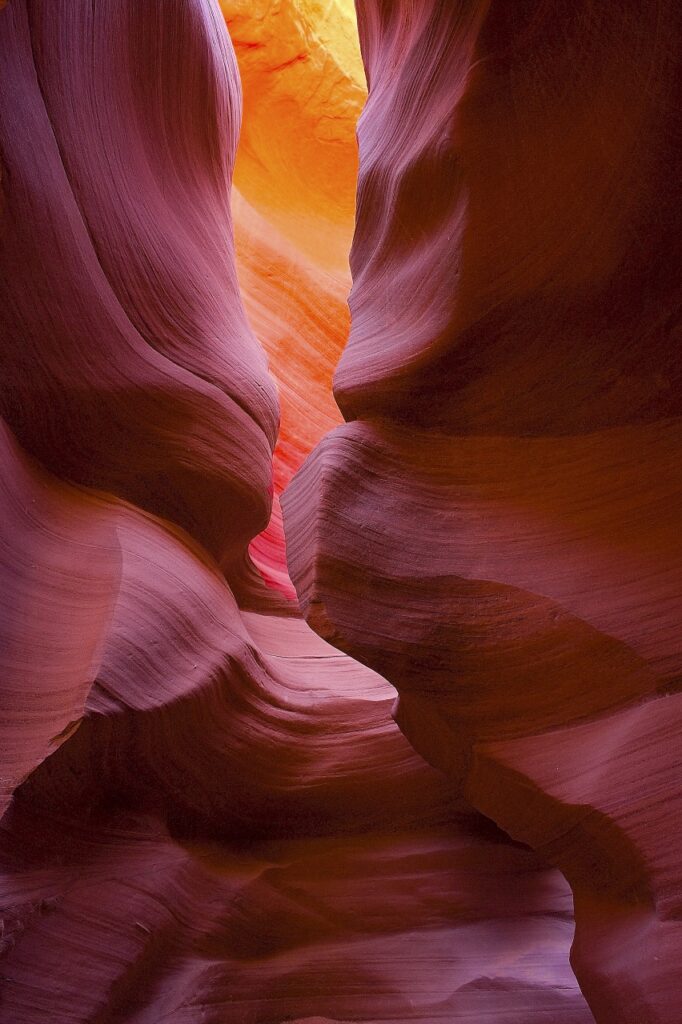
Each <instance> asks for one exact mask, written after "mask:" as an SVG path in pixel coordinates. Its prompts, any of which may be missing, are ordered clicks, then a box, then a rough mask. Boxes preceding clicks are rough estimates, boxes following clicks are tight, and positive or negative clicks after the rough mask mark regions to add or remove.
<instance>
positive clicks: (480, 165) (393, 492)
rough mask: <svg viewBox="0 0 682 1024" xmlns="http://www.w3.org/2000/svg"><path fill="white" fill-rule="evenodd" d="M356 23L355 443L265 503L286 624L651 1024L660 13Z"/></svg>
mask: <svg viewBox="0 0 682 1024" xmlns="http://www.w3.org/2000/svg"><path fill="white" fill-rule="evenodd" d="M358 16H359V28H360V39H361V45H362V52H363V59H364V62H365V66H366V69H367V77H368V82H369V98H368V101H367V105H366V107H365V109H364V112H363V114H362V117H361V120H360V124H359V129H358V135H359V143H360V172H359V187H358V209H357V226H356V233H355V238H354V243H353V250H352V254H351V268H352V272H353V290H352V293H351V300H350V305H351V312H352V331H351V335H350V340H349V343H348V345H347V347H346V349H345V351H344V354H343V357H342V359H341V362H340V364H339V367H338V370H337V373H336V379H335V395H336V397H337V400H338V402H339V405H340V407H341V409H342V411H343V413H344V416H345V418H346V420H347V421H348V422H347V425H345V426H342V427H340V428H337V429H335V430H334V431H333V432H331V433H330V434H329V435H328V436H327V437H326V438H325V439H324V440H323V441H322V442H321V443H320V445H319V446H318V447H317V449H316V450H315V452H314V453H313V455H312V456H311V457H310V459H309V460H308V461H307V463H306V464H305V466H304V468H303V469H302V471H301V472H300V473H299V475H298V476H297V477H296V479H295V481H294V483H293V484H292V486H291V488H290V490H289V491H288V492H287V494H286V496H285V513H286V524H287V536H288V541H289V547H288V550H289V566H290V570H291V572H292V577H293V579H294V582H295V584H296V587H297V590H298V593H299V597H300V599H301V606H302V609H303V611H304V613H305V615H306V617H307V620H308V622H309V623H310V624H311V625H312V626H313V627H314V628H315V629H316V630H317V631H318V632H319V633H320V634H321V635H322V636H324V637H326V638H327V639H328V640H330V641H331V642H332V643H334V644H335V645H336V646H338V647H340V648H341V649H343V650H344V651H346V652H348V653H349V654H351V655H352V656H353V657H356V658H358V659H359V660H361V661H363V662H364V663H365V664H367V665H369V666H371V667H372V668H374V669H375V670H376V671H378V672H380V673H382V674H383V675H385V676H386V678H387V679H388V680H390V682H392V683H393V685H394V686H395V687H396V688H397V690H398V692H399V701H398V704H397V708H396V719H397V721H398V723H399V724H400V727H401V729H402V730H403V732H404V733H405V735H406V736H407V737H408V738H409V739H410V741H411V742H412V743H413V744H414V746H415V748H416V749H417V750H418V751H420V752H421V753H422V754H423V756H424V757H425V758H426V759H427V760H428V761H430V763H432V764H434V765H436V766H438V767H439V768H440V769H441V770H443V771H444V772H445V773H446V774H447V775H448V777H450V778H451V779H452V781H453V784H454V785H455V787H456V788H457V790H458V791H459V792H461V793H463V794H464V795H465V796H466V797H467V799H468V800H469V801H470V802H471V803H472V804H473V805H474V806H475V807H477V808H478V809H480V810H481V811H483V812H484V813H485V814H486V815H488V816H490V817H491V818H492V819H493V820H494V821H496V822H497V823H498V824H499V825H500V826H501V827H502V828H504V829H505V830H506V831H507V832H508V833H509V834H510V835H511V836H513V837H514V838H515V839H518V840H521V841H523V842H525V843H528V844H529V845H530V846H532V847H533V848H535V849H536V850H538V851H539V852H540V853H541V855H542V856H543V857H544V858H545V859H546V861H547V862H548V863H552V864H555V865H557V866H558V867H559V868H560V869H561V870H562V871H563V873H564V874H565V876H566V878H567V879H568V880H569V882H570V884H571V886H572V889H573V892H574V896H575V901H576V940H575V945H574V947H573V952H572V963H573V966H574V968H575V971H576V975H577V977H578V980H579V982H580V984H581V988H582V990H583V992H584V993H585V995H586V997H587V1001H588V1003H589V1005H590V1007H591V1009H592V1012H593V1014H594V1016H595V1019H596V1020H597V1021H599V1022H604V1024H610V1022H612V1021H615V1020H617V1021H618V1022H619V1024H673V1022H676V1021H677V1020H678V1019H679V1006H680V999H679V982H678V980H677V966H676V958H675V953H674V950H675V949H676V948H679V942H680V931H679V925H678V918H679V897H680V891H681V878H680V869H679V849H680V846H679V835H680V823H681V819H680V813H681V804H680V795H679V794H680V787H679V780H678V779H677V772H678V769H677V765H678V761H679V749H680V748H679V740H678V738H677V737H678V732H679V713H680V708H681V707H682V705H680V703H679V701H680V697H679V694H678V692H677V691H678V689H679V680H680V670H681V668H682V648H681V646H680V630H679V622H680V616H681V614H682V600H681V594H682V546H681V545H680V543H679V532H680V512H679V508H680V494H681V491H682V475H681V473H680V468H679V454H680V450H681V441H682V435H681V433H680V429H681V428H680V420H679V414H680V411H681V410H680V401H681V399H682V381H681V379H680V373H681V371H682V363H681V362H680V358H679V327H678V319H677V311H678V309H679V275H678V272H677V268H678V267H679V264H680V256H681V255H682V253H681V252H680V238H681V237H682V235H681V233H680V221H679V191H678V183H679V180H680V169H681V168H680V149H679V128H680V125H679V99H680V88H679V85H680V80H679V64H678V63H677V61H676V57H675V53H676V48H677V47H678V46H679V41H680V38H681V37H680V20H679V10H678V8H677V5H675V4H673V3H663V4H660V5H657V6H656V8H647V9H646V10H645V9H644V8H643V7H642V6H641V5H639V4H636V3H634V2H633V3H631V2H624V3H619V4H616V5H602V6H599V5H594V4H592V3H591V2H588V0H585V2H581V3H578V4H573V5H561V4H553V3H546V4H541V5H537V4H530V3H528V4H527V3H519V4H514V5H504V4H498V3H491V4H478V3H471V4H469V3H461V4H441V3H437V2H436V0H420V2H418V3H415V4H410V5H407V4H405V5H401V4H388V3H381V2H379V0H361V2H359V3H358ZM312 510H314V512H313V511H312Z"/></svg>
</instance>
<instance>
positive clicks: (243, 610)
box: [0, 0, 591, 1024]
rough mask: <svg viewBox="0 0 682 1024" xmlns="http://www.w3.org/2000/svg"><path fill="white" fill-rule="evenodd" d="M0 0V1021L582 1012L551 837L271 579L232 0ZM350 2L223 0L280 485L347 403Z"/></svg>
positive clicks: (356, 81) (566, 1021)
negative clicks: (336, 399)
mask: <svg viewBox="0 0 682 1024" xmlns="http://www.w3.org/2000/svg"><path fill="white" fill-rule="evenodd" d="M0 6H2V8H3V9H2V10H1V11H0V86H1V88H0V145H1V147H2V149H1V152H2V176H1V179H0V182H1V188H2V204H1V211H2V213H1V216H2V221H1V225H2V226H1V234H0V238H1V245H0V252H1V255H0V259H1V260H2V276H1V278H0V289H1V292H2V299H1V304H0V311H1V313H0V315H1V317H2V327H3V345H2V353H1V358H2V364H1V367H0V402H1V406H2V413H3V416H4V419H5V421H6V424H5V426H3V429H2V435H1V437H0V442H1V445H0V503H1V505H2V516H1V517H0V530H1V538H2V539H1V543H0V567H1V570H2V588H1V590H0V611H1V613H2V620H1V624H0V639H1V641H2V648H1V651H0V657H1V658H2V673H1V675H0V700H1V701H2V711H3V713H2V721H1V723H0V741H1V742H0V759H1V767H2V784H1V796H2V810H3V812H4V813H3V816H2V820H1V823H0V868H1V871H0V910H1V913H0V918H1V924H0V947H1V950H2V959H1V961H0V1021H2V1024H44V1022H45V1021H47V1020H49V1021H50V1022H54V1024H75V1022H78V1024H81V1022H82V1024H86V1022H88V1024H95V1022H96V1024H115V1022H120V1024H122V1022H126V1024H128V1022H130V1024H142V1022H147V1024H158V1022H160V1021H169V1022H170V1021H174V1022H177V1024H180V1022H183V1024H188V1022H196V1024H200V1022H201V1024H241V1022H243V1021H245V1020H249V1021H252V1022H260V1024H279V1022H281V1021H284V1020H298V1021H300V1022H304V1021H307V1022H309V1024H310V1022H312V1021H318V1022H319V1021H341V1020H344V1021H347V1020H353V1021H366V1022H367V1024H369V1022H370V1021H371V1022H374V1021H391V1022H394V1024H397V1022H399V1021H422V1022H425V1021H436V1020H443V1021H462V1022H465V1021H469V1022H471V1024H474V1022H476V1024H479V1022H480V1021H481V1020H482V1019H485V1018H488V1019H490V1020H494V1021H495V1022H496V1024H533V1022H535V1021H537V1022H538V1024H540V1022H546V1021H552V1024H589V1022H590V1020H591V1014H590V1012H589V1010H588V1008H587V1006H586V1004H585V1001H584V999H583V997H582V995H581V993H580V991H579V989H578V986H577V983H576V980H575V977H574V975H573V973H572V971H571V969H570V967H569V963H568V949H569V945H570V942H571V937H572V934H573V920H572V898H571V893H570V890H569V888H568V886H567V884H566V882H565V880H564V879H563V878H562V876H561V874H560V873H559V872H558V871H557V870H556V869H555V868H553V867H551V866H548V865H547V863H546V862H545V860H544V858H543V857H542V856H538V855H537V854H535V853H533V852H532V851H530V850H529V849H528V848H527V847H526V846H523V845H521V844H517V843H514V842H512V841H510V840H509V838H508V837H507V836H506V835H504V834H503V833H502V832H500V831H499V830H497V829H496V828H495V827H494V826H493V825H492V824H491V823H490V821H489V820H487V819H486V818H485V817H483V816H482V815H481V814H479V813H477V812H476V811H473V810H472V809H471V807H470V806H469V805H467V804H466V803H465V802H464V801H463V800H462V799H461V798H460V796H459V794H458V793H457V792H456V787H454V786H453V784H452V781H451V779H449V778H448V777H447V775H446V774H444V773H443V772H441V771H439V770H438V769H436V768H434V767H432V766H431V765H429V764H428V763H427V762H426V761H425V760H424V759H423V758H422V757H421V756H420V755H419V754H418V753H417V752H416V751H415V749H414V748H413V746H411V744H410V743H409V742H408V741H407V740H406V739H405V737H404V736H403V734H402V732H401V731H400V729H399V728H398V726H397V725H396V723H395V722H394V721H393V719H392V717H391V708H392V707H393V704H394V700H395V691H394V689H393V687H392V686H391V685H390V684H389V683H387V682H386V680H385V679H384V678H383V677H382V676H380V675H378V674H376V673H375V672H374V671H373V670H372V669H370V668H368V667H366V666H365V665H363V664H362V663H361V662H359V661H356V660H353V659H352V658H350V657H348V656H347V655H346V654H343V653H341V652H340V651H338V650H337V649H335V648H333V647H331V646H329V645H328V644H327V643H326V642H324V641H323V640H322V639H320V638H319V637H317V636H316V635H315V634H314V633H313V632H312V631H311V630H310V629H309V628H308V626H306V624H305V623H304V622H303V621H302V620H301V619H300V617H299V616H298V614H297V609H296V606H295V604H293V603H292V602H291V601H289V602H287V600H286V598H285V596H283V595H282V591H284V592H285V595H286V593H290V585H289V582H288V579H287V577H286V573H285V567H284V561H283V549H282V544H281V527H280V528H279V530H280V532H279V533H278V522H277V519H275V523H274V527H272V528H271V529H270V531H269V532H268V533H267V534H266V535H265V537H263V536H262V534H261V531H262V530H263V527H264V526H265V525H266V523H267V522H268V516H269V514H270V506H271V501H272V497H273V470H272V453H273V446H274V444H275V440H276V434H277V421H278V402H277V396H276V389H275V387H274V385H273V382H272V379H271V377H270V376H269V374H268V372H267V365H266V358H265V354H264V352H263V350H262V348H261V346H260V345H259V343H258V341H257V340H256V336H255V335H254V333H253V330H252V327H251V326H250V324H249V322H248V321H247V317H246V314H245V311H244V308H243V306H242V300H241V298H240V292H239V288H238V284H237V269H236V263H235V245H234V242H233V235H232V223H231V212H230V191H231V175H232V168H233V164H234V158H235V147H236V142H237V135H238V131H239V113H240V92H239V77H238V73H237V66H236V63H235V57H234V52H233V49H232V46H231V44H230V41H229V38H228V36H227V33H226V30H225V25H224V21H223V18H222V15H221V12H220V10H219V8H218V6H217V5H216V4H215V3H212V2H209V0H168V2H165V0H164V2H163V3H151V2H150V3H140V2H139V0H101V2H100V0H98V2H97V3H95V4H91V3H85V2H83V3H81V2H80V0H77V2H72V0H50V2H49V3H48V2H47V0H10V2H9V3H8V4H6V5H0ZM341 6H342V7H343V8H344V9H343V10H341V9H340V8H339V10H338V11H337V14H338V15H339V17H341V15H342V18H341V28H340V29H339V32H338V33H337V32H336V30H335V29H334V30H332V28H331V27H330V26H331V25H332V24H333V23H334V9H333V8H334V5H327V7H326V8H325V9H324V10H323V9H322V7H321V5H318V4H315V3H307V2H306V3H303V2H301V3H300V4H299V5H298V6H296V5H294V4H293V3H291V4H261V5H260V6H259V7H258V5H244V4H240V3H236V2H235V3H234V4H232V5H228V4H227V3H225V4H223V8H224V10H225V14H226V16H227V19H228V21H229V23H230V27H231V29H232V31H233V32H234V36H235V40H236V43H237V48H238V50H240V49H241V51H243V52H242V53H241V56H240V59H241V61H242V70H243V71H245V70H249V75H250V77H248V76H247V75H246V74H244V78H245V82H246V83H247V85H248V88H249V97H250V99H249V100H248V101H247V104H246V113H247V116H249V109H250V105H253V104H254V103H255V107H256V109H255V110H254V112H253V113H252V116H251V117H250V121H249V128H248V133H247V148H246V150H245V152H244V157H243V174H242V177H241V179H240V172H239V169H238V172H237V178H238V181H239V182H240V185H241V187H242V191H243V195H242V197H241V198H239V199H238V200H237V201H236V203H235V210H236V221H237V237H238V241H237V249H238V258H239V263H240V267H239V270H240V273H241V276H242V286H243V288H244V305H245V307H246V310H247V311H248V314H249V317H250V320H251V324H252V325H253V326H254V327H255V328H256V332H257V334H258V337H259V340H260V341H262V342H263V345H264V347H265V348H266V349H267V351H268V353H269V354H270V355H271V357H273V360H274V359H275V358H276V366H275V369H276V371H277V377H278V380H279V382H280V391H281V393H282V407H283V412H284V420H285V430H284V432H283V435H282V439H281V442H280V447H279V449H278V451H277V453H276V460H275V473H274V478H275V479H274V483H275V488H276V490H275V497H276V494H277V491H278V490H279V489H281V487H283V486H284V484H285V483H286V482H287V480H288V478H289V476H290V475H291V473H292V472H293V470H294V469H295V468H297V466H298V464H299V463H300V461H301V459H302V458H303V456H304V454H305V453H306V452H307V450H309V449H310V447H312V445H313V443H315V441H316V440H317V439H318V438H319V436H321V434H322V433H323V432H324V431H325V430H327V429H328V428H329V427H330V426H333V425H334V423H336V422H338V414H337V412H336V411H335V409H334V407H333V404H332V402H331V399H330V397H329V396H328V395H327V394H325V390H324V388H325V380H326V378H327V377H328V376H329V374H330V372H331V367H332V365H333V363H334V362H335V359H336V356H337V354H338V353H339V352H340V350H341V347H342V344H343V340H344V326H345V323H346V320H345V314H344V313H343V310H342V301H343V288H344V280H345V278H344V274H345V270H344V267H343V265H342V260H341V258H340V253H341V252H342V242H341V240H342V239H343V238H344V237H347V235H348V233H349V231H350V228H351V226H352V225H351V224H350V216H349V215H350V212H351V209H352V195H350V198H349V183H352V181H353V175H354V166H355V153H354V149H353V147H352V138H351V137H350V134H351V133H352V126H353V111H354V110H356V109H357V107H359V105H360V103H361V101H362V97H363V89H364V86H363V84H362V81H361V80H360V78H359V77H358V65H357V60H356V58H354V57H353V55H352V52H350V51H349V50H348V38H349V37H348V19H349V15H348V10H347V5H341ZM256 7H258V11H256ZM255 14H258V18H259V19H260V21H261V22H262V24H261V25H260V26H254V25H253V24H252V19H253V18H254V16H255ZM257 20H258V19H257ZM311 25H315V26H317V31H316V32H315V33H312V34H311V31H310V27H311ZM287 26H288V27H287ZM252 29H253V34H252V31H251V30H252ZM259 33H260V35H259ZM287 33H289V35H287ZM344 40H345V42H344ZM250 43H253V44H254V45H253V46H251V47H250ZM303 43H305V44H306V45H307V46H308V49H307V50H306V49H302V45H303ZM256 44H258V45H256ZM249 50H251V55H252V56H251V57H250V58H249V56H248V54H249ZM259 62H262V63H259ZM330 64H331V65H332V66H333V68H334V69H336V70H335V71H334V74H333V75H332V77H331V79H330V80H327V79H326V77H325V76H326V74H327V68H328V66H329V65H330ZM289 66H290V67H291V68H292V72H291V75H287V68H288V67H289ZM353 68H355V71H353V70H352V69H353ZM273 73H274V74H275V78H274V79H273V78H272V74H273ZM292 75H293V78H292ZM306 75H307V77H306ZM301 76H302V77H301ZM273 82H274V83H275V85H274V86H273ZM316 83H317V91H316ZM259 90H260V91H259ZM325 90H326V92H325ZM330 90H332V91H333V95H334V96H335V97H336V96H337V95H340V100H339V103H340V108H339V110H337V111H333V113H334V116H333V117H332V118H331V121H330V122H329V123H328V121H327V117H326V116H327V114H328V113H329V105H330V103H331V102H332V100H330ZM273 96H274V98H273ZM254 97H258V100H257V102H256V100H255V99H254ZM268 97H269V98H268ZM297 97H299V99H300V100H301V101H300V102H298V103H297ZM282 98H283V99H282ZM301 98H302V99H301ZM333 102H336V100H334V101H333ZM271 103H272V112H270V113H269V112H268V111H269V110H270V106H269V104H271ZM282 109H284V110H288V111H289V113H290V115H291V121H290V123H288V124H286V123H284V122H283V123H280V121H279V120H278V119H279V118H281V114H282ZM323 114H324V117H323ZM337 114H338V115H339V116H338V117H337V116H336V115H337ZM259 117H262V120H261V121H260V122H259V120H258V119H259ZM285 129H286V130H285ZM296 132H297V133H298V134H300V136H301V139H300V140H299V139H298V136H297V135H296V134H295V133H296ZM268 137H272V138H273V139H274V138H276V139H277V140H278V141H277V145H276V146H275V147H274V149H275V152H274V153H273V154H272V159H273V163H272V164H271V165H270V166H271V168H272V169H271V170H267V171H265V172H263V173H258V174H256V172H255V171H254V169H253V168H254V166H255V165H256V164H257V163H258V162H259V161H260V162H261V164H264V166H265V167H267V166H268V164H269V161H270V156H271V154H270V153H269V152H268V147H267V145H265V147H264V146H263V139H265V140H266V142H267V139H268ZM299 141H301V146H300V147H299V146H298V142H299ZM296 153H300V154H301V158H300V160H298V159H297V158H294V154H296ZM309 154H312V156H310V155H309ZM316 155H317V157H319V159H320V164H319V167H317V168H316V173H315V174H314V175H313V176H312V178H309V176H308V168H309V167H310V164H311V163H313V164H314V161H315V159H316ZM278 163H281V167H279V169H278ZM288 167H293V168H295V169H296V173H295V174H294V173H293V172H292V181H290V182H289V187H288V189H287V188H283V189H281V188H280V186H281V184H282V181H283V179H284V177H285V176H286V175H285V172H284V171H283V170H282V168H288ZM332 169H334V172H335V174H336V177H335V176H334V175H332V173H331V172H332ZM336 172H338V174H337V173H336ZM272 181H275V182H279V185H277V187H274V186H273V187H272V188H271V182H272ZM311 182H312V183H311ZM309 185H310V196H311V198H310V202H309V205H307V201H305V202H304V198H303V197H304V195H305V193H306V189H307V188H308V187H309ZM294 200H295V202H294ZM303 213H305V214H306V217H305V218H304V217H303ZM306 218H307V219H306ZM302 220H304V221H305V223H304V225H303V228H302V229H300V231H299V224H300V222H301V221H302ZM275 229H276V230H275ZM326 233H328V234H329V237H330V238H331V240H332V241H331V244H330V247H329V248H328V249H325V248H324V246H323V245H322V240H323V239H324V238H325V235H326ZM290 339H295V341H296V346H295V347H294V350H293V354H291V353H290V351H289V340H290ZM285 355H286V357H287V358H286V360H285V359H284V358H283V357H284V356H285ZM287 360H288V363H287ZM308 409H309V410H310V417H309V419H308V420H306V418H305V415H304V414H305V413H306V411H307V410H308ZM310 512H311V514H310V522H309V525H310V528H311V530H310V540H311V543H312V541H313V540H314V539H315V538H316V534H315V532H314V530H313V527H314V523H315V517H316V515H317V512H316V506H314V505H313V504H311V505H310ZM255 538H260V539H255ZM249 548H250V550H251V553H252V555H253V560H251V559H250V557H249V554H248V551H249ZM368 564H369V562H368ZM258 567H260V572H259V571H258ZM266 583H267V584H268V585H269V586H266ZM360 607H361V606H359V608H360ZM377 628H380V624H379V623H378V622H376V623H375V629H377ZM586 742H587V741H586ZM527 753H528V751H527V750H526V749H525V748H524V755H526V754H527ZM510 757H511V754H510ZM481 770H483V765H482V767H481Z"/></svg>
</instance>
